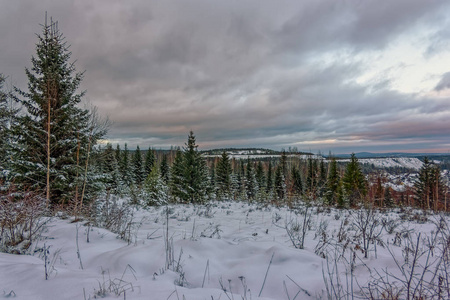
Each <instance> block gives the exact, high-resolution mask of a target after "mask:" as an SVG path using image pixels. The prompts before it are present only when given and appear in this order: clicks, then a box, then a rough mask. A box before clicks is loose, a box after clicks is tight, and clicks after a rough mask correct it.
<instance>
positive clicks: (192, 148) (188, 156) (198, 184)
mask: <svg viewBox="0 0 450 300" xmlns="http://www.w3.org/2000/svg"><path fill="white" fill-rule="evenodd" d="M197 148H198V145H197V144H196V141H195V136H194V133H193V132H192V131H191V132H190V133H189V136H188V141H187V143H186V145H185V148H184V155H183V163H184V177H183V183H184V190H185V194H184V196H185V198H184V199H183V200H185V201H187V202H191V203H202V202H204V201H205V200H206V196H207V189H208V170H207V168H206V161H205V159H204V158H203V157H202V156H201V153H200V152H199V151H198V149H197Z"/></svg>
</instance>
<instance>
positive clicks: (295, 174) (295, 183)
mask: <svg viewBox="0 0 450 300" xmlns="http://www.w3.org/2000/svg"><path fill="white" fill-rule="evenodd" d="M291 173H292V175H291V177H292V188H291V190H292V193H293V195H294V196H295V197H299V196H300V195H301V194H302V192H303V185H302V178H301V175H300V170H299V169H298V168H297V167H296V166H293V167H292V170H291Z"/></svg>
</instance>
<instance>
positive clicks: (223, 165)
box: [216, 151, 231, 199]
mask: <svg viewBox="0 0 450 300" xmlns="http://www.w3.org/2000/svg"><path fill="white" fill-rule="evenodd" d="M216 183H217V194H218V198H219V199H220V198H228V197H229V194H230V189H231V163H230V157H229V156H228V153H227V152H226V151H223V152H222V156H221V157H220V159H219V162H218V163H217V170H216Z"/></svg>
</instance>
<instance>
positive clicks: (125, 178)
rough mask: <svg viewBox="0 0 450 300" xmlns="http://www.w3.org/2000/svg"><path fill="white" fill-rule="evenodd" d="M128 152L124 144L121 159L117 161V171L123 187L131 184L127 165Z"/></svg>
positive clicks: (128, 164)
mask: <svg viewBox="0 0 450 300" xmlns="http://www.w3.org/2000/svg"><path fill="white" fill-rule="evenodd" d="M129 156H130V154H129V151H128V145H127V143H125V147H124V149H123V151H121V157H120V161H119V170H120V175H121V177H122V178H121V179H122V183H123V184H124V185H125V186H129V185H130V184H131V174H130V163H129Z"/></svg>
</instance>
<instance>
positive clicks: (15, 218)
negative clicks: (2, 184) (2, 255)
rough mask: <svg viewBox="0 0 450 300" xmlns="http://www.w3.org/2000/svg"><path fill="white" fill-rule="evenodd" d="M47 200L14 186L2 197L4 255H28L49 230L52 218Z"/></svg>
mask: <svg viewBox="0 0 450 300" xmlns="http://www.w3.org/2000/svg"><path fill="white" fill-rule="evenodd" d="M44 201H45V200H44V199H43V198H42V197H40V196H39V195H38V194H36V193H33V192H29V191H28V192H17V191H15V189H14V187H11V188H10V189H9V190H7V191H3V192H2V193H1V194H0V252H6V253H14V254H26V253H28V252H29V249H30V246H31V244H32V242H33V241H35V240H37V239H39V237H40V236H41V233H42V232H43V231H45V229H46V225H47V223H48V222H49V220H50V219H49V218H46V217H45V215H46V214H47V210H46V208H45V204H44Z"/></svg>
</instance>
